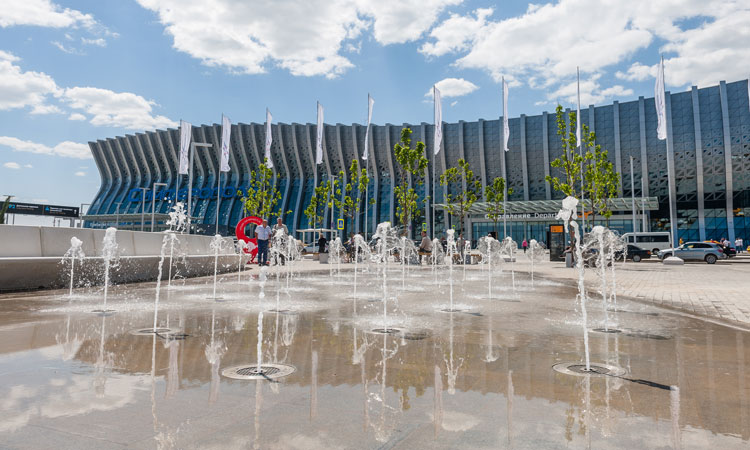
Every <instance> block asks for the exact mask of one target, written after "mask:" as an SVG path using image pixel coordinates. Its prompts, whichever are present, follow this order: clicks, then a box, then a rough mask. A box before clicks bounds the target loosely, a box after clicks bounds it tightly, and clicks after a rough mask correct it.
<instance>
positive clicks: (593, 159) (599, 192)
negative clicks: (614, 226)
mask: <svg viewBox="0 0 750 450" xmlns="http://www.w3.org/2000/svg"><path fill="white" fill-rule="evenodd" d="M591 134H592V135H593V133H591ZM583 173H584V175H583V176H584V180H585V182H584V187H585V192H584V195H585V196H586V199H587V200H588V201H590V202H591V212H592V216H593V217H592V222H591V223H594V220H596V216H597V215H599V216H602V217H604V218H606V219H607V221H609V218H610V217H611V216H612V210H611V209H610V202H609V199H611V198H614V197H616V196H617V192H618V190H619V187H620V177H618V176H617V172H615V168H614V164H612V163H611V162H610V161H609V158H608V155H607V151H606V150H602V149H601V146H600V145H596V146H594V147H593V151H589V152H587V153H586V158H585V161H584V166H583Z"/></svg>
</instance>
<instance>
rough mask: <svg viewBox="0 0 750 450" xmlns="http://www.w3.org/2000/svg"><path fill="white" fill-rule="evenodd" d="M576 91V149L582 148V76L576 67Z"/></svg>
mask: <svg viewBox="0 0 750 450" xmlns="http://www.w3.org/2000/svg"><path fill="white" fill-rule="evenodd" d="M576 91H577V95H578V109H577V110H576V147H580V146H581V74H580V73H579V72H578V67H576Z"/></svg>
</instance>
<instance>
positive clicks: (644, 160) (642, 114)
mask: <svg viewBox="0 0 750 450" xmlns="http://www.w3.org/2000/svg"><path fill="white" fill-rule="evenodd" d="M638 129H639V130H640V138H641V180H642V182H641V196H642V197H648V196H649V189H648V185H649V180H648V153H647V151H646V107H645V104H644V101H643V96H640V97H638ZM643 225H644V226H643V227H642V231H643V232H649V231H651V230H650V229H651V213H650V212H649V211H643Z"/></svg>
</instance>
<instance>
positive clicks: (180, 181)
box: [84, 80, 750, 242]
mask: <svg viewBox="0 0 750 450" xmlns="http://www.w3.org/2000/svg"><path fill="white" fill-rule="evenodd" d="M666 100H667V102H666V105H667V133H668V139H667V141H663V140H659V139H657V136H656V127H657V117H656V110H655V107H654V99H653V98H643V97H640V98H638V99H637V100H633V101H628V102H622V103H621V102H613V103H612V104H609V105H603V106H594V105H590V106H589V107H588V108H586V109H582V110H581V116H582V122H583V123H585V124H587V125H588V126H589V128H590V129H591V130H592V131H594V132H595V133H596V143H597V144H600V145H601V146H602V148H603V149H606V150H608V152H609V157H610V159H611V160H612V162H613V164H614V165H615V168H616V171H617V173H618V175H619V177H620V193H619V196H618V197H619V198H618V199H616V200H615V202H614V207H613V209H614V211H615V212H614V215H613V216H612V218H611V219H610V220H609V225H610V227H612V228H614V229H618V230H619V231H620V232H629V231H632V229H633V223H634V222H633V216H632V209H631V194H632V195H634V197H635V199H636V201H635V203H636V206H637V211H636V216H637V217H636V224H637V225H636V226H637V228H638V230H637V231H642V230H643V229H644V228H643V225H645V229H646V230H647V231H669V223H670V217H669V215H670V213H669V192H668V189H669V188H668V173H667V167H668V165H667V158H669V159H670V162H671V163H672V164H671V169H672V171H673V173H672V174H671V175H672V177H673V180H675V181H676V182H675V183H674V184H673V189H674V192H673V193H672V194H673V195H672V198H673V199H674V202H675V204H674V212H675V216H676V217H672V218H671V220H676V222H677V224H678V234H679V237H680V238H682V239H684V240H686V241H687V240H697V239H700V240H705V239H719V238H721V237H727V238H729V239H730V240H732V241H733V240H734V238H735V237H741V238H743V239H745V241H746V242H748V241H750V105H749V104H748V102H749V93H748V81H747V80H743V81H739V82H732V83H726V82H724V81H722V82H720V83H719V84H718V85H717V86H711V87H706V88H701V89H698V88H696V87H693V88H692V89H691V90H689V91H687V92H680V93H677V94H670V93H669V92H668V93H667V95H666ZM509 122H510V140H509V148H510V151H508V152H507V153H506V152H503V151H502V141H503V139H502V128H503V127H502V120H500V119H494V120H483V119H480V120H478V121H475V122H464V121H460V122H458V123H443V124H442V126H443V148H442V149H441V151H440V153H439V154H438V155H437V156H433V152H432V148H433V133H434V126H433V125H432V124H429V123H421V124H401V125H394V124H385V125H372V126H371V130H370V143H369V148H370V158H369V160H368V161H367V164H368V169H369V173H370V178H371V183H370V186H369V193H370V196H371V197H374V198H375V204H374V205H373V206H371V207H370V208H369V210H368V216H367V219H368V220H367V224H365V213H364V207H363V211H362V213H361V214H360V217H359V219H358V220H357V222H358V223H355V224H349V223H347V224H346V226H347V230H346V231H347V232H348V231H350V230H352V228H353V227H356V228H358V229H365V227H366V229H367V233H368V235H370V234H372V233H373V231H374V229H375V225H376V224H377V223H379V222H383V221H391V222H395V213H396V204H395V197H394V181H396V180H398V179H399V173H398V166H397V164H396V161H395V158H394V155H393V146H394V145H395V144H396V143H397V142H398V141H399V138H400V133H401V129H402V128H404V127H410V128H411V129H412V130H413V134H412V144H413V145H414V144H415V143H416V141H423V142H425V144H426V145H427V154H426V156H427V158H428V159H429V167H428V168H427V170H426V173H425V183H424V184H423V185H422V186H419V187H418V188H417V190H418V192H419V194H420V196H421V197H422V198H424V197H425V193H427V195H428V196H429V193H431V192H432V183H433V181H438V180H433V179H432V170H433V169H432V166H433V164H436V166H435V169H436V170H435V171H436V174H437V176H438V177H439V175H440V174H441V173H442V172H443V171H444V170H445V168H447V167H452V166H455V165H456V162H457V160H458V159H459V158H464V159H466V160H467V161H468V162H469V164H470V165H471V168H472V170H473V171H474V173H475V174H476V175H477V176H478V177H479V178H480V179H481V182H482V185H483V186H487V185H489V184H491V183H492V180H493V179H494V178H496V177H500V176H503V174H506V179H507V180H508V186H509V187H510V188H512V189H513V193H512V194H511V195H510V196H509V198H508V211H507V216H506V221H507V225H508V232H509V234H512V236H513V238H514V239H515V240H516V241H518V242H520V241H521V240H522V239H523V238H524V237H526V238H535V239H538V240H542V241H545V239H546V237H545V236H546V230H547V228H548V226H549V225H550V224H554V223H557V221H555V219H554V215H555V213H556V212H557V210H558V209H559V201H557V200H559V199H561V198H562V194H561V193H559V192H554V191H553V190H552V188H551V186H550V185H549V184H548V183H547V182H546V181H545V176H546V175H549V174H552V175H555V172H554V170H555V169H553V168H552V167H551V166H550V162H551V161H553V160H555V159H556V158H557V157H559V156H560V154H561V152H562V147H561V142H560V137H559V136H558V135H557V125H556V119H555V114H554V113H546V112H545V113H543V114H541V115H534V116H526V115H523V114H522V115H521V116H520V117H515V118H511V119H510V121H509ZM365 131H366V130H365V126H364V125H360V124H352V125H344V124H336V125H325V129H324V132H323V143H324V150H325V151H324V157H323V163H322V164H320V165H316V164H315V142H316V125H315V124H296V123H292V124H284V123H280V124H274V125H273V126H272V132H273V146H272V150H271V153H272V158H273V162H274V182H275V183H276V186H277V187H278V189H279V190H280V192H281V194H282V200H281V201H282V204H283V205H282V210H284V211H286V210H290V211H291V213H290V214H288V215H286V216H285V217H283V220H284V222H285V223H286V225H287V226H288V227H289V229H290V231H294V230H296V229H303V228H308V227H310V226H312V224H308V223H307V217H306V216H305V215H304V214H303V210H304V209H305V207H306V206H307V204H308V202H309V200H310V197H311V196H312V195H313V190H314V187H315V186H316V185H317V184H318V183H319V182H322V181H324V180H326V179H327V176H328V174H330V173H333V174H338V173H339V171H341V170H346V169H347V168H348V167H349V165H350V164H351V162H352V160H353V159H355V158H360V161H362V160H361V156H362V154H363V151H364V139H365ZM192 133H193V136H192V138H193V142H203V143H212V144H214V146H213V148H210V149H206V150H202V149H198V150H197V151H196V153H195V163H194V168H193V170H194V172H193V186H192V198H193V201H192V207H193V211H192V215H193V217H194V218H195V219H194V221H195V222H196V223H198V224H199V228H200V229H199V230H198V232H204V233H210V234H213V232H214V229H215V224H216V217H217V211H216V208H217V203H218V207H219V214H218V217H219V230H220V232H221V233H222V234H232V233H233V230H234V226H235V225H236V223H237V222H238V221H239V220H240V219H241V217H242V216H243V207H242V204H241V203H242V202H241V201H240V198H239V197H238V195H237V191H238V190H244V188H245V187H246V186H247V185H248V184H249V182H248V177H249V173H250V170H252V169H254V168H256V167H257V166H258V165H259V164H260V162H261V158H262V157H263V148H264V141H265V127H264V124H242V123H240V124H235V125H232V132H231V152H230V167H231V171H230V172H228V173H222V177H221V188H220V189H217V171H218V167H219V162H218V156H219V153H220V139H221V126H220V125H218V124H215V125H203V126H194V127H193V128H192ZM179 138H180V133H179V130H178V129H169V130H164V131H163V130H158V131H155V132H146V133H136V134H135V135H128V136H124V137H115V138H109V139H104V140H99V141H96V142H90V143H89V145H90V147H91V151H92V153H93V156H94V159H95V161H96V164H97V167H98V169H99V172H100V174H101V179H102V184H101V187H100V188H99V191H98V193H97V194H96V197H95V198H94V200H93V202H92V204H91V206H90V208H89V210H88V213H87V215H86V216H85V217H84V218H85V219H86V224H87V226H90V227H105V226H113V225H115V224H116V225H115V226H118V227H119V228H125V229H127V228H130V229H139V228H140V227H141V226H143V223H144V222H145V226H146V228H150V223H151V217H152V216H151V212H152V208H153V211H154V213H155V214H154V217H155V221H156V222H157V224H156V225H157V229H159V228H160V227H161V226H163V225H162V222H163V218H164V214H165V213H166V212H167V211H168V209H169V208H170V206H171V204H172V202H174V201H175V198H177V199H179V200H180V201H182V200H184V199H185V198H186V197H187V188H188V186H187V184H188V179H187V177H186V176H184V175H183V176H180V175H179V174H178V165H179V161H178V159H179V155H178V152H179ZM667 142H669V148H667ZM631 157H632V158H633V167H634V173H631V171H630V163H631ZM631 177H632V181H633V183H632V184H633V186H634V189H633V190H631ZM154 183H162V185H157V188H156V191H157V195H156V196H155V202H154V196H153V195H152V194H153V192H152V191H153V186H154ZM141 188H149V190H148V191H144V190H143V189H141ZM445 189H446V187H444V186H440V185H439V184H438V186H437V189H436V199H435V201H434V202H431V201H430V200H428V201H426V202H425V207H424V213H423V214H422V217H421V218H420V220H421V221H422V222H423V227H425V228H426V229H427V230H428V232H430V235H435V233H437V234H438V235H440V234H441V233H442V232H443V231H444V230H445V228H446V227H449V226H456V224H455V219H454V220H453V223H452V222H451V220H450V219H451V218H450V217H446V214H445V213H444V211H443V210H442V209H441V208H440V207H439V206H438V207H436V215H435V223H432V212H431V211H432V207H433V203H434V204H436V205H437V204H440V203H442V202H443V199H444V196H445V192H446V191H445ZM219 191H220V192H219ZM144 192H145V193H144ZM217 195H219V196H220V197H221V201H220V202H217ZM337 216H338V212H334V214H333V217H331V214H330V212H328V211H327V212H326V222H327V223H326V226H328V225H329V224H330V223H332V219H335V218H337ZM318 225H319V224H318ZM456 228H458V227H457V226H456ZM500 228H501V229H500V233H501V234H502V225H500ZM492 229H493V224H492V222H491V221H490V220H489V219H487V218H486V217H485V216H484V214H482V213H481V212H478V211H474V212H473V213H472V214H471V215H470V217H469V218H468V220H467V223H466V231H467V234H469V237H471V238H474V239H476V238H477V237H479V236H482V235H486V234H487V232H488V231H490V230H492Z"/></svg>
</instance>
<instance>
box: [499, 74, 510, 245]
mask: <svg viewBox="0 0 750 450" xmlns="http://www.w3.org/2000/svg"><path fill="white" fill-rule="evenodd" d="M502 82H503V123H504V122H505V121H506V120H508V118H507V117H505V116H506V115H507V114H508V111H506V110H505V103H506V102H507V99H506V98H505V77H503V79H502ZM507 139H508V138H507V136H505V126H503V148H502V149H501V150H502V151H501V153H502V154H503V179H504V180H505V183H504V184H503V191H504V192H503V239H505V238H506V237H508V175H507V171H506V170H505V166H506V165H507V164H508V159H507V158H506V157H505V153H506V152H507V151H506V150H505V142H506V141H507Z"/></svg>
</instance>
